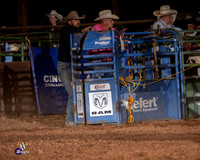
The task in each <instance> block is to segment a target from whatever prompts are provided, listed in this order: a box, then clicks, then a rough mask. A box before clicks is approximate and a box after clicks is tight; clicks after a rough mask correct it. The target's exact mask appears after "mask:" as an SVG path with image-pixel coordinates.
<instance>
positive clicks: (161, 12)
mask: <svg viewBox="0 0 200 160" xmlns="http://www.w3.org/2000/svg"><path fill="white" fill-rule="evenodd" d="M169 14H177V11H176V10H173V9H170V6H169V5H163V6H161V7H160V10H157V11H154V12H153V15H154V16H156V17H161V16H166V15H169Z"/></svg>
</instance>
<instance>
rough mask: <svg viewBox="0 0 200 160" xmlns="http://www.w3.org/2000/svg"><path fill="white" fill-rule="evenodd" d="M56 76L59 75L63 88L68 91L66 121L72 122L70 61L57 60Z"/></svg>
mask: <svg viewBox="0 0 200 160" xmlns="http://www.w3.org/2000/svg"><path fill="white" fill-rule="evenodd" d="M57 71H58V76H59V77H60V79H61V81H62V83H63V85H64V87H65V90H66V91H67V93H68V102H67V109H66V115H67V116H66V123H67V124H68V123H70V122H74V107H73V90H72V84H71V82H72V73H71V66H70V63H66V62H61V61H58V62H57Z"/></svg>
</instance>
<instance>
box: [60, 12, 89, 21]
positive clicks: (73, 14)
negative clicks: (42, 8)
mask: <svg viewBox="0 0 200 160" xmlns="http://www.w3.org/2000/svg"><path fill="white" fill-rule="evenodd" d="M71 19H85V15H82V16H81V17H79V15H78V13H77V12H76V11H71V12H69V13H68V15H67V17H64V18H63V22H67V21H68V20H71Z"/></svg>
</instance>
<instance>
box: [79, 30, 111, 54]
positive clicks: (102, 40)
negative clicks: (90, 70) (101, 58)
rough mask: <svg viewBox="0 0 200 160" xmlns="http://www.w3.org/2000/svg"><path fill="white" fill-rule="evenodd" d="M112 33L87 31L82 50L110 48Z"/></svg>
mask: <svg viewBox="0 0 200 160" xmlns="http://www.w3.org/2000/svg"><path fill="white" fill-rule="evenodd" d="M111 33H112V32H95V31H89V32H88V34H87V37H86V39H85V42H84V45H83V50H91V49H105V48H112V47H113V43H112V40H113V39H112V34H111Z"/></svg>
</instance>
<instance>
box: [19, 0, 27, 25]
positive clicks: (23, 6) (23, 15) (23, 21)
mask: <svg viewBox="0 0 200 160" xmlns="http://www.w3.org/2000/svg"><path fill="white" fill-rule="evenodd" d="M17 7H18V26H27V25H28V20H27V2H26V0H17Z"/></svg>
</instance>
